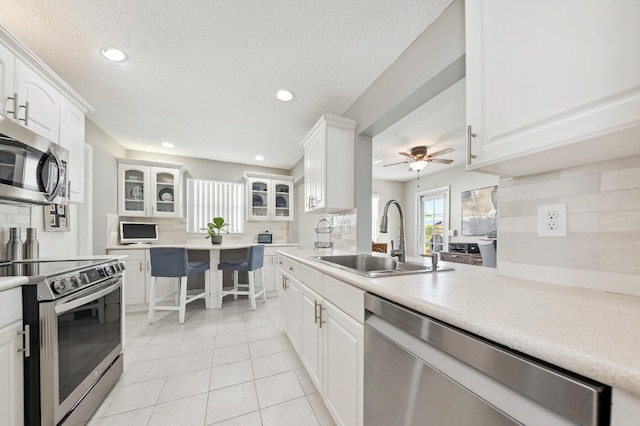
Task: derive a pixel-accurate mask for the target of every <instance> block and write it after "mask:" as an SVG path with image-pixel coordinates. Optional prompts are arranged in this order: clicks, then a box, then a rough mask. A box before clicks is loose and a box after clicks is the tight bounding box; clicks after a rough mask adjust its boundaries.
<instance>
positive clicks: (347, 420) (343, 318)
mask: <svg viewBox="0 0 640 426" xmlns="http://www.w3.org/2000/svg"><path fill="white" fill-rule="evenodd" d="M345 285H346V284H345ZM363 309H364V308H363ZM323 310H324V312H323V319H324V324H322V329H323V333H322V335H323V340H322V343H323V354H322V357H323V359H324V366H325V368H324V378H323V380H324V403H325V405H326V406H327V409H328V410H329V412H330V413H331V415H332V416H333V419H334V420H335V422H336V423H337V424H339V425H361V424H363V412H364V405H363V396H364V395H363V390H364V388H363V386H364V351H363V347H364V326H363V325H362V324H360V323H358V322H357V321H356V320H354V319H353V318H351V317H350V316H349V315H347V314H345V313H344V312H343V311H342V310H340V309H338V308H337V307H336V306H334V305H333V304H332V303H331V302H328V301H326V300H325V302H324V304H323ZM325 314H326V315H325Z"/></svg>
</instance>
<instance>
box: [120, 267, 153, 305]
mask: <svg viewBox="0 0 640 426" xmlns="http://www.w3.org/2000/svg"><path fill="white" fill-rule="evenodd" d="M124 266H125V268H126V276H125V291H124V295H125V299H124V300H125V307H126V306H127V305H139V304H143V303H147V280H146V275H147V261H146V260H145V259H126V260H125V261H124Z"/></svg>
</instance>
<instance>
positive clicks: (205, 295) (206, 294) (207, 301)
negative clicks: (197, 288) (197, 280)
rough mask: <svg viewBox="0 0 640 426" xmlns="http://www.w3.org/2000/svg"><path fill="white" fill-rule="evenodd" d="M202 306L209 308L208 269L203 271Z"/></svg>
mask: <svg viewBox="0 0 640 426" xmlns="http://www.w3.org/2000/svg"><path fill="white" fill-rule="evenodd" d="M204 307H205V309H209V271H208V270H207V271H204Z"/></svg>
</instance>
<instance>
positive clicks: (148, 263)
mask: <svg viewBox="0 0 640 426" xmlns="http://www.w3.org/2000/svg"><path fill="white" fill-rule="evenodd" d="M150 269H151V262H150V261H148V260H147V272H149V270H150Z"/></svg>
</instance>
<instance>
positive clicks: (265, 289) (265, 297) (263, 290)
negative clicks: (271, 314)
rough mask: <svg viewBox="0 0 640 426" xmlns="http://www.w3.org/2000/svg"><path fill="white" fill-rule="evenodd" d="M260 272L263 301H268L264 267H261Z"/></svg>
mask: <svg viewBox="0 0 640 426" xmlns="http://www.w3.org/2000/svg"><path fill="white" fill-rule="evenodd" d="M260 274H261V275H262V301H263V302H264V303H267V287H266V286H265V280H264V268H260Z"/></svg>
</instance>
